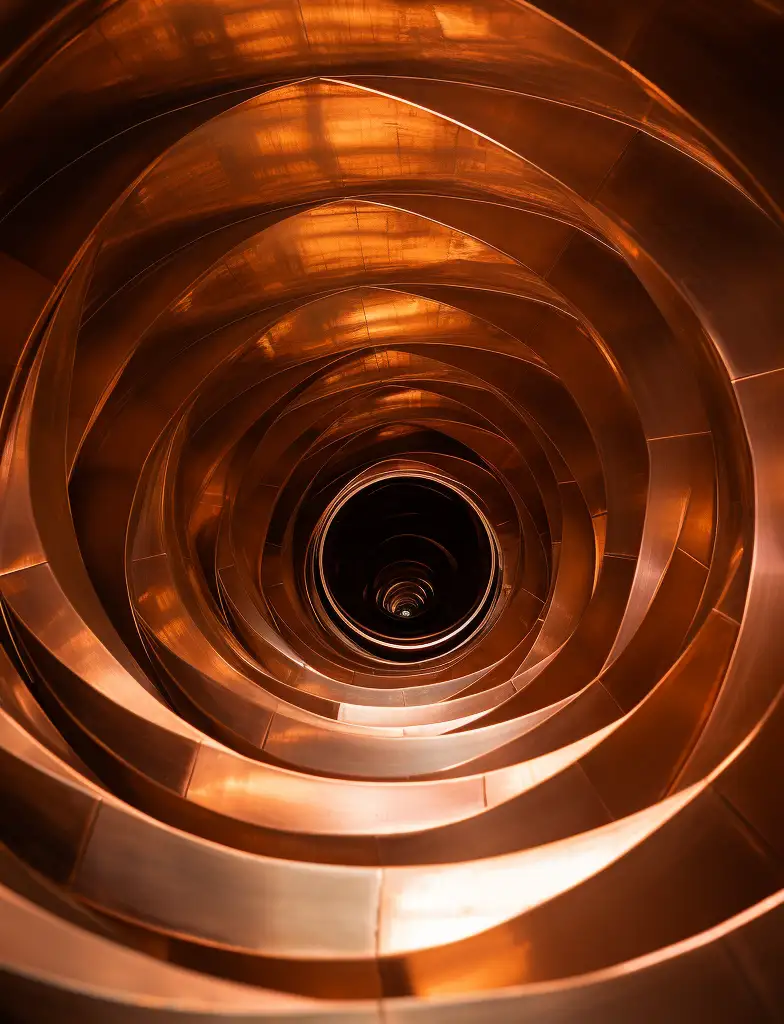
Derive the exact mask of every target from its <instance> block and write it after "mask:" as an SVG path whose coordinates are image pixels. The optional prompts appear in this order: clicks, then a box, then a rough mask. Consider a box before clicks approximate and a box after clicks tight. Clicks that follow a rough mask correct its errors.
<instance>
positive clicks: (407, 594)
mask: <svg viewBox="0 0 784 1024" xmlns="http://www.w3.org/2000/svg"><path fill="white" fill-rule="evenodd" d="M496 573H497V559H496V557H495V548H494V546H493V539H492V536H491V534H490V532H489V528H488V526H487V525H486V524H485V523H484V521H483V520H482V518H481V517H480V516H479V515H478V514H477V512H476V510H475V509H474V508H473V506H472V505H471V504H470V502H468V501H467V500H466V499H465V498H464V497H463V496H462V495H460V494H459V493H458V492H457V491H455V490H453V489H452V488H451V487H446V486H444V485H442V484H439V483H437V482H435V481H432V480H427V479H423V478H418V477H396V478H394V479H390V480H380V481H378V482H377V483H374V484H370V485H369V486H367V487H365V488H363V489H362V490H360V491H358V492H356V493H355V494H354V495H352V496H351V497H349V498H348V499H347V500H346V501H345V503H344V504H343V505H342V506H340V507H339V509H338V511H337V512H336V513H335V514H334V517H333V518H332V521H331V522H330V523H329V525H328V527H327V531H326V534H325V536H324V540H323V547H322V549H321V559H320V564H319V566H318V571H317V573H316V577H317V579H318V580H319V582H320V590H321V591H322V601H323V603H324V606H325V608H326V610H327V612H328V614H329V615H330V617H331V618H332V620H333V622H334V623H335V624H336V625H337V626H339V628H340V629H341V630H342V631H343V632H345V633H346V634H347V635H348V636H350V638H351V639H352V640H354V642H355V643H357V644H359V645H360V646H362V647H363V648H364V649H366V650H369V651H371V652H372V653H374V654H378V655H380V656H382V657H385V658H388V659H390V660H397V661H413V660H417V659H421V658H428V657H434V656H435V655H436V654H441V653H444V652H445V651H448V650H450V649H451V648H452V647H454V646H457V645H458V644H459V643H462V642H463V641H464V640H465V639H466V637H467V636H468V635H471V634H472V633H473V631H474V629H475V628H477V627H478V625H479V624H480V623H481V621H482V619H483V618H484V614H485V613H486V611H487V610H488V609H489V607H490V605H491V604H492V600H493V596H494V588H493V580H494V575H495V574H496Z"/></svg>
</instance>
